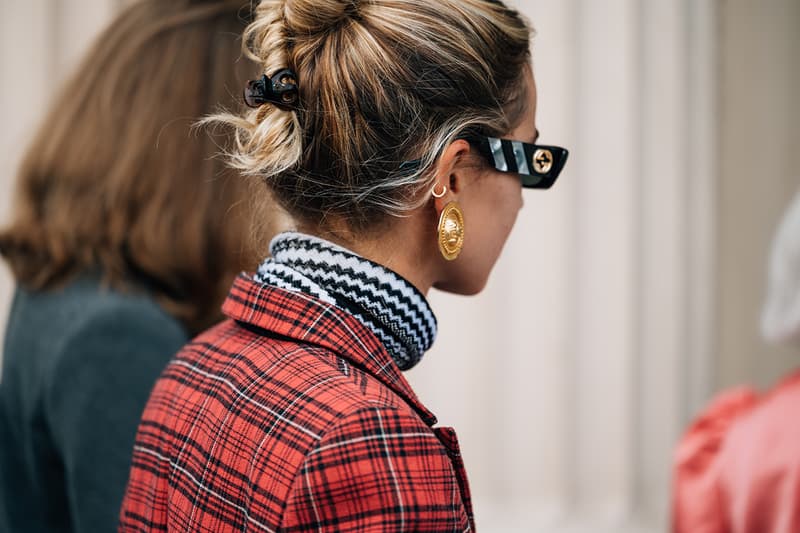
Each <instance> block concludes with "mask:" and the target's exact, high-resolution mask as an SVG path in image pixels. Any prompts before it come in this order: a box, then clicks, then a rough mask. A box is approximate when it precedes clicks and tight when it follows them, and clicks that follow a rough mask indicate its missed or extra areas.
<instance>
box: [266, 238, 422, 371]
mask: <svg viewBox="0 0 800 533" xmlns="http://www.w3.org/2000/svg"><path fill="white" fill-rule="evenodd" d="M270 252H271V254H272V257H270V258H268V259H266V260H265V261H264V262H263V263H262V264H261V266H260V267H259V268H258V272H257V273H256V275H255V280H256V281H258V282H259V283H264V284H266V285H273V286H276V287H280V288H282V289H287V290H291V291H298V292H304V293H306V294H309V295H311V296H314V297H315V298H318V299H320V300H322V301H324V302H327V303H329V304H332V305H336V306H337V307H339V308H341V309H343V310H345V311H347V312H349V313H351V314H352V315H354V316H355V317H356V318H357V319H358V320H359V321H361V323H362V324H364V325H365V326H367V327H368V328H369V329H371V330H372V331H373V332H374V333H375V335H376V336H377V337H378V338H379V339H380V340H381V342H382V343H383V345H384V346H385V347H386V349H387V351H388V352H389V353H390V354H391V355H392V358H393V359H394V360H395V362H396V363H397V365H398V366H399V367H400V369H401V370H408V369H409V368H411V367H413V366H414V365H416V364H417V363H418V362H419V361H420V359H422V356H423V354H424V353H425V352H426V351H427V350H428V349H429V348H430V347H431V345H432V344H433V340H434V338H435V337H436V317H435V316H434V315H433V312H432V311H431V308H430V307H429V306H428V302H427V300H426V299H425V296H423V295H422V293H420V292H419V291H418V290H417V289H416V288H415V287H414V286H413V285H411V283H409V282H408V281H406V280H405V279H404V278H402V277H400V276H399V275H398V274H395V273H394V272H392V271H391V270H389V269H388V268H386V267H384V266H381V265H379V264H377V263H374V262H372V261H370V260H368V259H364V258H363V257H360V256H358V255H356V254H355V253H353V252H351V251H349V250H347V249H345V248H342V247H341V246H338V245H336V244H333V243H331V242H328V241H326V240H323V239H320V238H318V237H313V236H311V235H305V234H302V233H294V232H289V233H281V234H280V235H278V236H277V237H275V238H274V239H273V240H272V242H271V243H270Z"/></svg>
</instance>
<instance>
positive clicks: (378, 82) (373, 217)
mask: <svg viewBox="0 0 800 533" xmlns="http://www.w3.org/2000/svg"><path fill="white" fill-rule="evenodd" d="M530 35H531V30H530V28H529V26H528V25H527V23H526V22H525V20H524V19H523V18H522V17H521V15H520V14H519V13H518V12H517V11H515V10H513V9H510V8H508V7H507V6H505V5H504V4H503V3H502V2H501V1H499V0H262V2H261V3H260V5H258V7H257V8H256V11H255V17H254V22H253V23H252V24H250V25H249V26H248V28H247V29H246V31H245V35H244V36H245V47H246V53H247V54H248V55H250V56H251V57H252V58H253V59H254V60H255V61H257V62H259V63H260V64H261V65H262V68H263V72H264V73H265V74H266V75H267V76H268V77H269V76H272V75H273V74H275V73H276V72H278V71H279V70H281V69H283V68H290V69H293V70H294V71H295V73H296V74H297V77H298V84H299V90H300V99H299V105H298V106H297V107H296V109H288V110H287V109H283V108H280V107H277V106H274V105H271V104H265V105H264V106H262V107H259V108H257V109H253V110H250V111H249V112H247V113H246V114H245V115H244V116H243V117H237V116H233V115H222V116H218V117H214V118H213V119H212V120H213V121H222V122H224V123H227V124H230V125H233V126H234V128H235V130H236V131H235V133H236V149H235V150H234V152H233V154H231V160H232V166H234V167H235V168H237V169H239V170H240V171H242V172H244V173H245V174H248V175H256V176H259V177H261V178H262V179H263V180H265V182H266V183H267V184H268V186H269V187H270V188H271V189H272V191H273V192H274V195H275V197H276V198H277V200H278V201H279V202H280V203H281V204H282V205H283V207H284V208H286V209H287V211H288V212H289V213H290V214H291V215H293V216H294V217H296V218H297V219H299V220H300V221H302V222H305V223H310V224H315V225H321V224H323V222H324V220H325V217H327V216H333V217H337V218H339V219H341V220H345V221H346V222H347V225H348V227H349V228H350V229H351V230H353V231H355V232H361V231H364V230H368V229H370V228H374V227H375V226H376V225H378V224H380V223H381V222H382V221H385V220H387V218H388V217H391V216H401V215H403V214H404V213H407V212H408V211H409V210H411V209H414V208H416V207H418V206H419V204H420V203H421V201H423V200H424V198H422V200H421V197H422V195H420V194H419V193H420V191H421V190H422V189H425V188H428V187H432V186H433V180H434V175H433V172H431V171H432V169H433V166H434V164H435V162H436V160H437V159H438V157H439V156H440V155H441V153H442V151H443V150H444V148H445V147H446V146H447V145H448V144H449V143H451V142H452V141H454V140H455V139H456V138H458V136H460V135H463V134H465V133H467V132H475V133H481V134H485V135H492V136H501V135H503V134H506V133H508V132H509V131H511V130H512V129H513V128H514V127H515V126H516V125H517V123H518V122H519V117H520V116H521V114H522V112H523V110H524V105H525V101H526V98H525V96H526V94H525V83H524V72H525V66H526V65H527V64H528V62H529V60H530V45H529V42H530Z"/></svg>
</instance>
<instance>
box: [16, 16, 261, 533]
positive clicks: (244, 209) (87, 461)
mask: <svg viewBox="0 0 800 533" xmlns="http://www.w3.org/2000/svg"><path fill="white" fill-rule="evenodd" d="M242 5H244V6H245V8H247V7H248V3H247V2H246V1H242V0H235V1H233V0H231V1H223V0H218V1H213V0H206V1H202V2H200V1H189V0H182V1H180V0H169V1H164V0H147V1H144V2H138V3H135V4H134V5H132V6H131V7H130V8H129V9H127V10H126V11H124V12H123V13H122V14H121V15H120V16H119V17H118V18H117V19H116V20H115V21H114V22H113V24H111V26H110V27H109V28H108V29H107V30H106V31H105V32H104V33H103V34H102V35H101V36H100V38H99V39H98V41H97V42H96V44H95V45H94V47H93V48H92V50H91V51H90V52H89V53H88V55H87V56H86V58H85V59H84V61H83V63H82V65H81V66H80V67H79V68H78V70H77V71H76V72H75V74H74V76H73V77H72V79H71V80H70V81H69V82H68V83H67V84H66V86H65V87H64V89H63V91H62V92H61V94H60V97H59V99H58V100H57V102H56V103H55V105H54V107H53V109H52V111H50V114H49V115H48V116H47V118H46V120H45V121H44V125H43V126H42V128H41V130H40V131H39V135H38V137H37V138H36V140H35V141H34V142H33V144H32V145H31V146H30V148H29V149H28V153H27V157H26V158H25V160H24V163H23V165H22V167H21V169H20V173H19V181H18V183H17V199H16V203H15V208H16V213H15V215H14V218H13V221H12V223H11V225H10V227H8V228H7V229H5V230H4V231H2V232H0V251H2V255H3V257H4V258H5V259H6V261H8V264H9V265H10V266H11V269H12V272H13V273H14V276H15V277H16V280H17V283H18V290H17V293H16V296H15V299H14V303H13V308H12V311H11V316H10V322H9V324H8V329H7V331H6V336H5V359H4V368H3V381H2V384H1V385H0V531H5V532H17V531H19V532H23V531H24V532H26V533H28V532H36V531H88V532H97V531H111V530H112V529H114V528H116V526H117V523H118V517H119V506H120V503H121V502H122V496H123V493H124V490H125V483H126V481H127V479H128V473H129V471H130V457H131V450H132V448H133V442H134V436H135V434H136V427H137V425H138V423H139V418H140V415H141V412H142V409H143V408H144V405H145V402H146V400H147V396H148V394H149V392H150V389H151V388H152V385H153V383H154V382H155V380H156V378H157V377H158V374H159V373H160V372H161V370H163V368H164V366H165V365H166V364H167V362H168V361H169V359H170V357H172V355H174V353H175V352H176V351H177V350H178V349H179V348H180V347H181V346H182V345H183V344H185V342H186V341H187V339H188V336H189V335H192V334H193V333H196V332H198V331H199V330H201V329H203V328H205V327H208V326H209V325H210V324H212V323H213V322H215V321H218V320H219V317H220V316H221V315H220V312H219V306H220V304H221V301H222V298H223V297H224V294H225V293H226V292H227V288H228V287H229V286H230V283H231V280H232V279H233V277H234V276H235V274H236V273H237V272H239V271H240V270H241V269H242V268H252V266H255V264H256V263H255V261H251V259H250V258H251V257H255V256H253V255H252V252H250V248H251V246H250V245H249V244H248V241H249V238H245V236H247V235H248V234H249V231H248V230H247V229H246V226H249V225H250V224H251V222H252V221H251V220H250V219H251V218H254V215H253V210H252V209H251V208H250V204H249V203H247V202H245V200H246V196H247V192H246V190H245V184H244V183H243V182H242V180H241V178H240V177H237V178H236V179H231V178H233V177H234V174H235V173H232V172H225V171H223V169H222V165H221V164H220V163H219V162H217V161H214V160H213V159H212V156H213V154H214V153H215V152H216V151H217V147H216V146H215V144H214V142H212V141H211V140H209V139H207V138H204V137H200V136H198V135H196V133H194V132H193V131H192V124H193V122H195V121H196V120H198V119H199V118H200V117H202V116H204V115H207V114H209V113H211V112H213V110H214V108H215V105H216V103H217V102H225V101H227V102H231V101H232V98H231V95H232V94H234V93H235V94H240V91H241V89H240V88H241V84H242V83H244V82H245V81H246V80H247V79H248V78H250V77H252V76H253V64H252V63H250V62H248V61H238V60H239V58H240V56H241V43H240V42H239V41H240V36H241V32H242V30H243V29H244V26H245V22H243V19H242V13H243V14H244V15H248V14H249V11H248V10H247V9H245V10H244V11H243V12H240V10H241V8H242ZM228 174H230V176H229V175H228ZM247 265H251V266H247Z"/></svg>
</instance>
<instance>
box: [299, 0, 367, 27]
mask: <svg viewBox="0 0 800 533" xmlns="http://www.w3.org/2000/svg"><path fill="white" fill-rule="evenodd" d="M359 4H360V0H286V3H285V4H284V17H285V20H286V28H287V29H288V30H289V31H290V32H291V33H293V34H295V35H315V34H319V33H324V32H326V31H329V30H331V29H333V28H335V27H336V26H337V25H338V24H340V23H341V22H344V21H346V20H347V19H349V18H351V17H354V16H356V15H358V8H359Z"/></svg>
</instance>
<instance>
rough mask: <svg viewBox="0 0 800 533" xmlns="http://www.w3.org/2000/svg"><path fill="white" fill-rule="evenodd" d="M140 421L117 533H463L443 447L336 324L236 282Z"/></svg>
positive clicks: (354, 329) (449, 436)
mask: <svg viewBox="0 0 800 533" xmlns="http://www.w3.org/2000/svg"><path fill="white" fill-rule="evenodd" d="M223 311H224V312H225V314H226V315H227V316H228V317H229V318H230V319H229V320H226V321H225V322H223V323H221V324H219V325H218V326H216V327H214V328H213V329H211V330H209V331H207V332H205V333H204V334H202V335H200V336H199V337H198V338H196V339H195V340H194V341H192V342H191V343H190V344H188V345H187V346H186V347H185V348H184V349H183V350H182V351H181V352H180V353H178V355H177V356H176V357H175V359H174V360H173V361H172V362H171V363H170V364H169V366H168V367H167V368H166V369H165V371H164V373H163V374H162V375H161V377H160V379H159V380H158V382H157V383H156V385H155V388H154V390H153V392H152V394H151V396H150V399H149V402H148V404H147V407H146V409H145V411H144V414H143V417H142V421H141V424H140V426H139V431H138V435H137V437H136V443H135V447H134V455H133V464H132V469H131V475H130V480H129V482H128V487H127V492H126V495H125V500H124V502H123V505H122V510H121V514H120V527H119V531H126V532H127V531H150V530H160V531H164V530H169V531H209V532H210V531H214V532H220V531H268V532H278V531H281V532H283V531H287V532H288V531H367V532H372V531H430V532H433V531H437V532H438V531H459V532H463V531H472V530H474V523H473V517H472V510H471V504H470V498H469V489H468V486H467V479H466V474H465V472H464V468H463V463H462V461H461V456H460V453H459V450H458V443H457V440H456V436H455V432H454V431H453V430H452V429H450V428H432V426H433V425H434V424H435V423H436V418H435V417H434V416H433V415H432V414H431V413H430V412H429V411H428V410H427V409H426V408H425V407H424V406H423V405H422V404H421V403H420V402H419V400H418V399H417V397H416V395H415V394H414V392H413V391H412V390H411V388H410V386H409V384H408V383H407V382H406V380H405V378H404V377H403V375H402V374H401V373H400V371H399V369H398V367H397V366H396V364H395V363H394V361H393V360H392V358H391V356H390V355H389V353H388V352H387V351H386V349H385V348H384V347H383V345H382V344H381V343H380V341H379V340H378V339H377V338H376V337H375V335H374V334H373V333H372V332H371V331H370V330H369V329H368V328H366V327H365V326H364V325H362V323H361V322H359V321H358V320H357V319H356V318H354V317H353V316H351V315H350V314H349V313H347V312H345V311H342V310H340V309H338V308H335V307H332V306H330V305H328V304H326V303H324V302H322V301H320V300H317V299H314V298H313V297H311V296H308V295H305V294H302V293H297V292H291V291H286V290H283V289H279V288H276V287H268V286H264V285H261V284H259V283H256V282H255V281H253V280H252V279H251V278H249V277H248V276H246V275H241V276H240V277H239V278H238V279H237V280H236V281H235V282H234V285H233V287H232V289H231V292H230V294H229V295H228V298H227V300H226V302H225V304H224V306H223Z"/></svg>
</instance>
